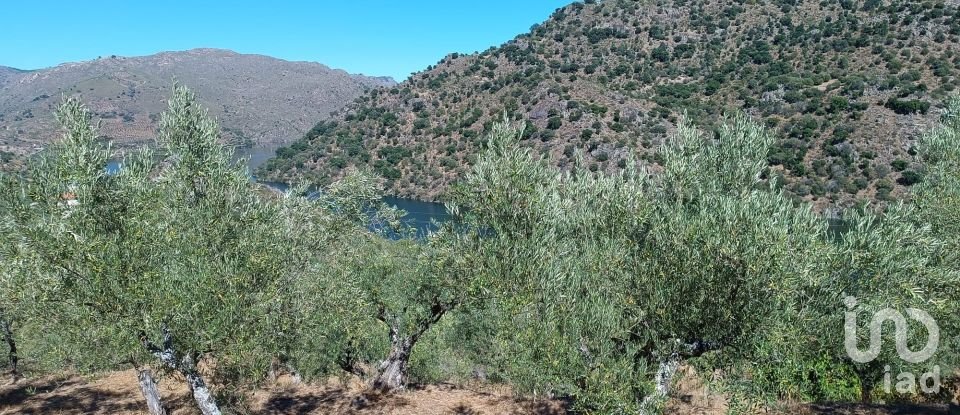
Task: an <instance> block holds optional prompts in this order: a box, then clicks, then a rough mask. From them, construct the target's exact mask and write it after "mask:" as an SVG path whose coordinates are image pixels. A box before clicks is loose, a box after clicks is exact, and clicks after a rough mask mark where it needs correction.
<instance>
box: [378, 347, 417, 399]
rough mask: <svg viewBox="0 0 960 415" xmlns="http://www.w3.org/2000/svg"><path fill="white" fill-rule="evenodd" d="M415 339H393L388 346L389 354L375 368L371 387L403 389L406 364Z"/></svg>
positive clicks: (405, 380) (405, 378)
mask: <svg viewBox="0 0 960 415" xmlns="http://www.w3.org/2000/svg"><path fill="white" fill-rule="evenodd" d="M414 342H416V339H412V338H410V337H407V338H402V339H401V338H394V339H393V340H392V341H391V345H390V354H389V355H387V358H386V359H384V360H383V362H380V366H378V367H377V376H376V377H375V378H374V379H373V387H374V388H376V389H382V390H395V389H403V387H404V386H405V385H406V384H407V363H408V362H409V361H410V353H411V352H412V351H413V344H414Z"/></svg>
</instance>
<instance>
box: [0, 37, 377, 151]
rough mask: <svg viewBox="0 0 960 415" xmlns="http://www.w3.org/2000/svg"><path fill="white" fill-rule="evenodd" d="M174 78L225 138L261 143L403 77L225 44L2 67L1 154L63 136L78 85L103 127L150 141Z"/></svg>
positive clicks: (296, 133) (106, 132)
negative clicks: (67, 103) (61, 112)
mask: <svg viewBox="0 0 960 415" xmlns="http://www.w3.org/2000/svg"><path fill="white" fill-rule="evenodd" d="M174 80H176V81H178V82H180V83H183V84H184V85H187V86H189V87H190V88H192V89H194V90H195V91H196V92H197V93H198V94H199V95H200V97H201V99H202V102H203V104H204V105H206V106H207V107H208V108H209V109H210V112H211V114H213V115H214V116H216V117H217V118H218V120H219V121H220V123H221V127H222V129H223V130H224V137H225V139H227V140H230V141H232V142H235V143H237V144H260V145H271V144H279V143H283V142H285V141H290V140H292V139H296V138H298V137H300V136H302V135H303V134H304V133H305V132H306V131H307V130H309V129H310V127H311V126H313V125H314V124H315V123H316V122H317V120H318V119H325V118H327V117H328V116H329V114H330V112H331V111H334V110H336V109H339V108H340V107H342V106H343V105H345V104H347V103H349V102H351V101H353V100H354V99H355V98H357V97H358V96H360V95H361V94H362V93H364V92H365V91H367V90H368V89H370V88H373V87H378V86H384V85H387V86H389V85H393V84H395V82H394V81H393V80H392V79H390V78H383V77H380V78H373V77H366V76H361V75H352V74H349V73H347V72H344V71H342V70H337V69H331V68H328V67H326V66H324V65H321V64H319V63H313V62H289V61H284V60H280V59H275V58H271V57H267V56H261V55H244V54H239V53H235V52H231V51H227V50H218V49H194V50H189V51H183V52H163V53H158V54H156V55H151V56H142V57H131V58H126V57H118V56H111V57H105V58H100V59H96V60H93V61H87V62H78V63H65V64H62V65H58V66H56V67H53V68H48V69H41V70H36V71H20V70H17V69H13V68H6V67H0V151H2V152H5V153H0V154H7V156H6V157H7V158H11V157H10V156H9V155H10V154H11V153H12V154H16V155H24V154H29V153H31V152H33V151H36V150H37V149H39V148H41V147H43V146H44V145H45V144H46V143H48V142H50V141H51V140H53V139H56V138H58V137H59V131H58V130H56V129H55V127H54V125H55V124H54V120H53V116H52V111H53V109H54V108H55V106H56V105H57V104H58V103H59V102H60V99H61V96H63V95H74V94H79V95H80V96H81V97H82V98H83V101H84V102H85V103H87V105H89V107H90V108H91V110H92V111H93V112H94V113H95V115H96V116H98V117H99V119H100V120H101V121H102V125H101V130H100V132H101V134H102V135H103V136H104V137H107V138H110V139H113V140H114V141H115V143H117V144H119V145H125V144H135V143H137V144H138V143H142V142H144V141H145V140H151V139H152V138H153V137H154V131H155V129H156V126H157V120H158V116H159V114H160V112H161V111H162V110H163V109H164V108H165V107H166V100H167V99H168V97H169V95H170V90H171V87H172V85H173V82H174ZM0 161H2V160H0Z"/></svg>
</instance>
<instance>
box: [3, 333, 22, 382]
mask: <svg viewBox="0 0 960 415" xmlns="http://www.w3.org/2000/svg"><path fill="white" fill-rule="evenodd" d="M0 331H2V332H3V339H4V341H6V342H7V347H8V348H9V352H8V353H7V363H8V364H9V365H10V376H11V377H12V378H13V379H12V380H13V381H14V382H16V381H17V380H18V379H20V372H19V369H18V368H17V365H18V364H19V362H20V359H19V357H18V356H17V340H16V339H15V338H14V337H13V327H12V326H11V324H10V320H7V319H0Z"/></svg>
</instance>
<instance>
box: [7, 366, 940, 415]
mask: <svg viewBox="0 0 960 415" xmlns="http://www.w3.org/2000/svg"><path fill="white" fill-rule="evenodd" d="M160 392H161V395H162V397H163V399H164V404H165V405H166V406H167V407H168V408H169V409H171V411H170V415H194V414H197V412H196V411H195V410H194V409H193V408H192V405H191V399H190V395H189V392H188V390H187V389H186V386H185V385H184V384H183V382H180V381H178V380H177V379H164V380H162V381H161V382H160ZM674 395H675V396H674V397H673V398H672V399H671V401H670V402H669V404H668V406H667V409H666V411H665V412H666V413H667V414H677V415H695V414H702V415H720V414H724V413H725V412H726V402H725V400H724V399H723V397H721V396H717V395H712V394H710V393H708V392H706V390H705V388H703V385H702V384H700V383H699V382H697V381H682V382H681V383H680V385H678V387H677V390H676V393H675V394H674ZM246 406H247V408H248V409H247V410H244V411H241V412H239V413H238V415H244V414H263V415H293V414H317V415H319V414H356V415H373V414H390V415H441V414H444V415H481V414H491V415H492V414H509V415H513V414H517V415H519V414H535V415H554V414H565V413H567V410H566V405H565V403H564V402H561V401H547V400H543V401H535V400H525V399H519V398H515V397H513V396H511V395H510V393H509V390H507V389H506V388H500V389H497V388H496V387H487V388H485V389H484V390H470V389H460V388H455V387H453V386H448V385H429V386H425V387H418V388H411V389H410V390H408V391H406V392H402V393H397V394H391V395H386V396H378V395H372V394H369V393H365V392H364V391H363V389H362V388H361V387H359V385H357V384H353V385H350V384H348V385H344V384H342V383H339V382H334V381H331V382H329V383H328V384H325V385H306V384H301V385H294V384H292V383H291V382H289V380H284V379H281V380H280V381H278V382H277V384H276V385H274V386H273V387H271V388H268V389H267V388H265V389H260V390H257V391H254V392H253V393H251V394H250V396H249V398H248V401H247V405H246ZM758 413H763V414H777V415H781V414H783V415H785V414H801V415H921V414H922V415H927V414H930V415H939V414H943V415H947V409H946V406H912V407H894V406H861V405H842V406H828V405H797V406H792V407H789V409H786V410H781V411H769V410H761V411H759V412H758ZM13 414H24V415H28V414H29V415H34V414H36V415H41V414H42V415H75V414H95V415H107V414H110V415H134V414H137V415H139V414H146V411H145V405H144V402H143V398H142V397H141V396H140V391H139V389H138V388H137V382H136V373H135V372H134V371H133V370H127V371H122V372H111V373H107V374H105V375H102V376H97V377H81V376H59V377H45V378H40V379H27V380H21V381H19V382H17V383H16V384H7V385H4V386H0V415H13Z"/></svg>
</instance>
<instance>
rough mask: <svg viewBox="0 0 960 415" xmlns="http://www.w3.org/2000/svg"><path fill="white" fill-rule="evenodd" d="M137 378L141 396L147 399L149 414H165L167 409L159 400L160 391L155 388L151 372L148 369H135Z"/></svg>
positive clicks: (155, 384) (155, 383)
mask: <svg viewBox="0 0 960 415" xmlns="http://www.w3.org/2000/svg"><path fill="white" fill-rule="evenodd" d="M137 380H138V381H139V383H140V392H141V393H143V398H144V399H146V400H147V409H148V410H149V411H150V415H167V410H166V409H165V408H164V407H163V404H162V403H161V401H160V391H158V390H157V382H156V381H155V380H154V379H153V372H152V371H150V369H141V370H139V371H137Z"/></svg>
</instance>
